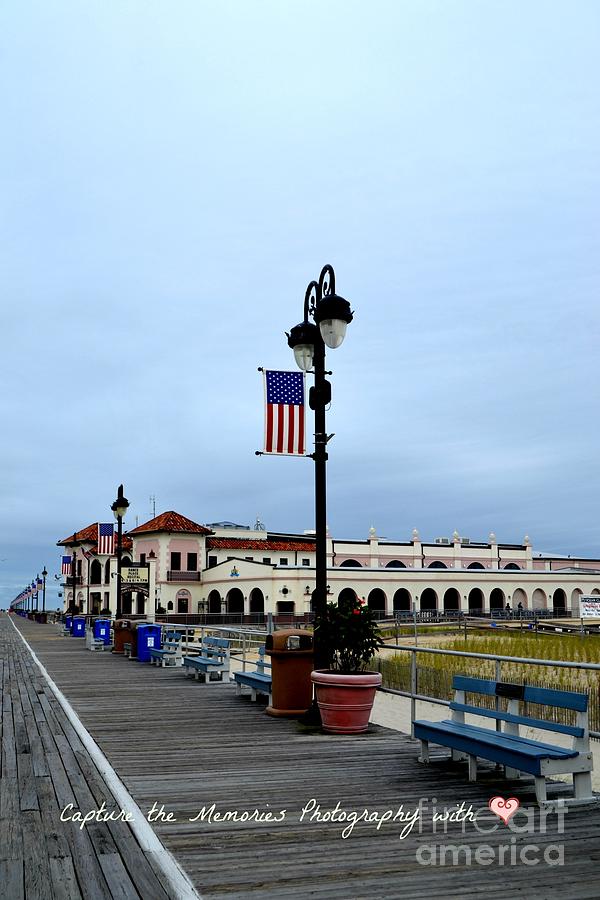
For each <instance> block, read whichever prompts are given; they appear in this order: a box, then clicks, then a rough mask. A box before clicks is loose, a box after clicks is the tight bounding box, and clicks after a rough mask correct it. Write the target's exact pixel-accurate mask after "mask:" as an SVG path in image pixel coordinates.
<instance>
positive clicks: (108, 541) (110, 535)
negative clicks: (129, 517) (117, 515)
mask: <svg viewBox="0 0 600 900" xmlns="http://www.w3.org/2000/svg"><path fill="white" fill-rule="evenodd" d="M97 552H98V553H108V555H109V556H112V554H113V553H114V552H115V526H114V525H113V524H112V522H111V523H109V524H108V525H106V524H102V523H98V550H97Z"/></svg>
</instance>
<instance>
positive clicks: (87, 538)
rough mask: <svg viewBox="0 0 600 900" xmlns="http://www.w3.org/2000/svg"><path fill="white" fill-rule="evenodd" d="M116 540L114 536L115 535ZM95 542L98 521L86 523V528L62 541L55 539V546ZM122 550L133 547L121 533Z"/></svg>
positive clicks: (128, 539) (96, 541) (130, 541)
mask: <svg viewBox="0 0 600 900" xmlns="http://www.w3.org/2000/svg"><path fill="white" fill-rule="evenodd" d="M115 542H116V536H115ZM75 543H77V544H97V543H98V523H97V522H93V523H92V524H91V525H88V526H87V528H82V529H81V530H80V531H76V532H75V533H74V534H72V535H71V536H70V537H66V538H64V539H63V540H62V541H57V543H56V546H57V547H70V546H71V545H72V544H75ZM122 546H123V550H131V549H132V548H133V541H132V540H131V539H130V538H128V537H127V535H125V534H124V535H123V539H122Z"/></svg>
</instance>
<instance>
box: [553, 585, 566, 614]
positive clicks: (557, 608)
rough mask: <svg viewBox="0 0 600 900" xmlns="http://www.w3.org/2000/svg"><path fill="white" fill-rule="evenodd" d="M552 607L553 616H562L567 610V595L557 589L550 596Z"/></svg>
mask: <svg viewBox="0 0 600 900" xmlns="http://www.w3.org/2000/svg"><path fill="white" fill-rule="evenodd" d="M552 606H553V608H554V615H555V616H562V615H564V613H565V612H566V609H567V595H566V594H565V592H564V591H563V589H562V588H557V589H556V590H555V591H554V593H553V594H552Z"/></svg>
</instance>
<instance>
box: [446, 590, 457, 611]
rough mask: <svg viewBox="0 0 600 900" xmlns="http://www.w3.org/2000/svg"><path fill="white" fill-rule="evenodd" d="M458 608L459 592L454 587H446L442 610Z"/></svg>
mask: <svg viewBox="0 0 600 900" xmlns="http://www.w3.org/2000/svg"><path fill="white" fill-rule="evenodd" d="M459 609H460V594H459V593H458V591H457V590H456V588H448V590H447V591H446V593H445V594H444V612H448V611H452V612H454V611H455V610H459Z"/></svg>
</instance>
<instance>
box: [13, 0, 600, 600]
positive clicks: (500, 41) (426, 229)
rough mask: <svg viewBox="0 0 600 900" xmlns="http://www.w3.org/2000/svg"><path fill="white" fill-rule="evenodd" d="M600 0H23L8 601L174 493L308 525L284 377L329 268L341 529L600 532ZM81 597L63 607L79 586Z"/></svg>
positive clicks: (405, 535) (197, 511)
mask: <svg viewBox="0 0 600 900" xmlns="http://www.w3.org/2000/svg"><path fill="white" fill-rule="evenodd" d="M599 25H600V5H599V4H598V3H597V2H595V0H590V2H585V0H575V2H573V0H571V2H568V3H567V2H554V0H541V2H535V0H527V2H526V3H523V2H522V0H517V2H510V0H508V2H507V0H501V2H492V0H486V2H476V0H439V2H434V0H431V2H428V0H404V2H400V0H390V2H384V0H370V2H368V3H367V2H366V0H362V2H349V0H302V2H300V0H287V2H286V0H272V2H268V0H260V2H258V0H255V2H248V0H230V2H227V0H214V2H207V0H202V2H198V0H187V2H185V0H153V2H151V0H137V2H136V0H128V2H122V0H97V2H93V0H86V2H85V3H81V2H80V0H71V2H67V0H53V2H52V3H48V2H47V0H38V2H35V0H23V2H17V0H9V2H8V3H5V4H3V8H2V11H1V12H0V91H1V101H2V104H1V106H2V119H3V140H2V142H1V144H0V162H1V165H0V180H1V183H0V197H1V198H2V199H1V201H0V202H1V209H2V219H1V222H2V234H1V240H0V264H1V278H0V291H1V293H2V299H3V302H2V338H3V340H2V361H1V367H2V386H3V389H2V399H1V404H2V406H1V412H2V434H3V438H2V442H1V445H0V460H1V463H2V472H3V475H4V477H3V479H2V482H3V483H2V497H1V507H0V509H1V532H0V534H1V546H0V559H1V562H0V579H1V582H2V584H1V591H0V606H2V605H6V604H8V602H9V601H10V600H11V599H12V598H13V597H14V596H15V594H16V593H18V592H19V590H20V589H21V588H22V587H23V586H24V585H25V584H26V583H27V582H28V581H30V580H31V578H32V577H33V576H35V575H36V574H37V573H38V572H39V571H41V569H42V567H43V566H44V564H45V565H46V566H47V568H48V570H49V572H50V573H51V577H52V574H54V572H58V571H59V568H58V565H59V553H58V550H57V548H56V546H55V544H56V541H57V540H59V539H60V538H62V537H64V536H65V535H67V534H69V533H72V532H73V531H74V530H75V529H76V528H82V527H84V526H86V525H88V524H89V523H90V522H94V521H98V520H100V521H111V513H110V509H109V507H110V504H111V502H112V501H113V500H114V498H115V495H116V489H117V486H118V484H119V483H120V482H123V483H124V485H125V494H126V496H127V497H128V498H129V499H130V501H131V510H130V515H129V516H128V519H127V522H126V525H127V526H128V527H133V526H135V524H136V522H139V523H140V524H141V523H142V522H144V521H146V520H147V519H148V518H150V517H151V514H152V507H151V504H150V500H149V498H150V496H151V495H155V496H156V509H157V513H158V512H162V511H164V510H169V509H174V510H177V511H178V512H181V513H183V514H184V515H186V516H189V517H190V518H192V519H194V520H195V521H198V522H214V521H218V520H232V521H235V522H239V523H241V524H253V523H254V521H255V519H256V516H257V515H258V516H260V518H261V519H262V520H263V521H264V522H265V523H266V525H267V527H268V528H269V529H271V530H281V531H302V530H304V529H307V528H312V527H314V512H313V463H312V461H311V460H304V459H294V458H283V459H279V458H272V457H256V456H255V455H254V451H255V450H256V449H260V448H261V441H262V433H263V413H262V403H263V390H262V383H261V380H260V375H259V373H258V372H257V367H258V366H261V365H262V366H265V367H269V368H284V369H285V368H290V369H293V368H294V367H295V364H294V361H293V356H292V353H291V351H290V350H289V348H288V347H287V344H286V339H285V336H284V332H285V331H286V330H289V328H290V326H292V325H294V324H296V323H297V322H298V321H300V320H301V318H302V303H303V298H304V290H305V287H306V285H307V283H308V281H310V280H311V279H312V278H316V277H318V274H319V271H320V269H321V267H322V265H323V264H324V263H327V262H329V263H331V264H333V266H334V267H335V270H336V275H337V289H338V293H340V294H342V295H343V296H345V297H346V298H347V299H348V300H350V302H351V303H352V306H353V308H354V310H355V319H354V321H353V322H352V324H351V325H350V326H349V328H348V334H347V338H346V341H345V342H344V344H343V345H342V347H341V348H339V349H338V350H336V351H330V352H329V354H328V365H329V367H330V368H332V369H333V376H332V383H333V402H332V406H331V410H330V413H329V418H328V431H330V432H335V438H334V439H333V440H332V442H331V444H330V445H329V450H330V463H329V472H328V478H329V492H328V505H329V509H328V521H329V526H330V530H331V532H332V534H333V535H334V536H336V537H352V538H364V537H366V536H367V533H368V530H369V527H370V526H371V525H374V526H375V527H376V529H377V532H378V534H380V535H382V536H386V537H388V538H397V539H401V540H408V539H409V538H410V533H411V530H412V528H413V527H415V526H416V527H418V528H419V530H420V532H421V536H422V537H423V538H424V539H433V538H435V537H437V536H441V535H444V536H449V535H451V534H452V532H453V531H454V529H458V531H459V532H460V533H461V534H462V535H465V536H468V537H470V538H471V539H473V540H487V537H488V534H489V532H490V531H492V530H493V531H495V532H496V534H497V536H498V539H499V540H500V541H508V542H513V541H514V542H517V541H521V540H522V539H523V536H524V535H525V534H526V533H527V534H529V535H530V536H531V539H532V542H533V545H534V549H537V550H549V551H558V552H564V553H573V554H575V553H582V554H595V555H598V554H599V553H600V525H599V524H598V522H599V518H598V500H599V498H598V465H599V463H598V458H599V451H598V446H599V438H600V426H599V418H598V379H597V367H598V352H599V343H598V338H599V328H598V319H599V304H598V295H599V288H600V263H599V259H600V256H599V253H598V249H599V248H598V225H599V222H598V218H599V213H598V210H599V208H600V203H599V201H600V196H599V195H600V184H599V170H598V160H599V158H600V155H599V151H600V147H599V143H600V141H599V136H600V124H599V117H598V113H599V100H598V84H599V83H600V72H599V69H600V56H599V54H598V44H599V38H600V33H599V32H600V28H599ZM52 605H54V603H53V604H52Z"/></svg>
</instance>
